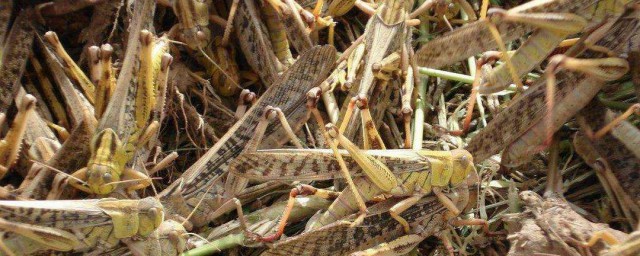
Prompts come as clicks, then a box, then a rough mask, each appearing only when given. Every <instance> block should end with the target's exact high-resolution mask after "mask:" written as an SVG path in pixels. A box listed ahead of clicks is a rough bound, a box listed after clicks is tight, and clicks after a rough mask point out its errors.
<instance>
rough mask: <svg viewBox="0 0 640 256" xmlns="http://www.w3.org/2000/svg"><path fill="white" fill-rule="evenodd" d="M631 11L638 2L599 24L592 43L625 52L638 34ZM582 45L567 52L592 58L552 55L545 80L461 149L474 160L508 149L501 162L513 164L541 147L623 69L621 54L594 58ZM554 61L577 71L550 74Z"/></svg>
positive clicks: (617, 52) (516, 101) (528, 156)
mask: <svg viewBox="0 0 640 256" xmlns="http://www.w3.org/2000/svg"><path fill="white" fill-rule="evenodd" d="M636 12H637V5H630V6H629V8H628V9H627V10H626V11H625V12H624V13H623V15H622V16H621V17H620V18H619V19H617V20H613V21H612V22H615V23H613V24H611V25H609V26H605V27H604V28H603V31H602V33H603V34H604V35H602V33H600V32H596V33H595V34H600V36H599V37H602V38H601V39H599V40H597V43H595V45H596V47H603V48H607V49H611V50H610V51H611V52H613V53H615V54H616V55H623V54H625V52H627V51H628V49H629V47H632V46H630V45H629V44H628V42H633V38H635V37H637V33H638V28H639V27H638V25H637V18H636V16H634V15H635V13H636ZM591 40H596V39H591ZM622 42H624V43H622ZM589 44H593V43H589ZM583 50H584V47H583V46H581V44H577V45H575V46H574V47H573V48H572V49H571V50H570V51H569V52H567V54H566V56H581V57H582V58H596V59H594V60H585V61H583V62H584V63H582V64H583V65H579V64H581V63H577V64H574V65H571V64H573V63H576V61H573V60H575V59H572V58H567V57H557V58H556V57H554V58H555V60H554V61H553V62H552V65H550V66H551V67H550V68H549V69H548V70H547V71H546V72H545V74H546V79H541V80H540V81H538V82H537V83H536V84H534V85H533V86H531V87H530V88H529V90H527V91H525V92H524V94H523V95H522V97H519V98H518V99H515V100H514V101H513V102H512V103H511V105H510V106H509V107H508V108H507V109H505V110H503V111H502V112H501V113H500V114H498V115H497V116H496V117H494V119H493V120H492V121H491V122H490V123H489V125H488V126H487V127H486V128H485V129H482V131H480V133H478V134H477V135H476V136H475V137H473V138H472V139H471V141H470V142H469V145H468V146H467V147H466V149H467V150H469V151H470V152H471V153H472V154H474V156H475V157H476V161H482V160H484V159H486V158H488V157H489V156H491V155H493V154H495V153H497V152H498V151H499V150H500V149H501V148H504V147H507V148H506V150H505V151H504V152H503V157H502V164H503V165H505V166H517V165H520V164H522V163H524V162H526V161H528V160H529V159H531V157H532V156H533V154H534V153H536V152H539V151H540V150H542V149H543V148H544V147H541V146H540V145H544V144H546V142H547V139H548V138H550V135H551V134H552V133H553V132H555V131H556V130H557V129H559V128H560V127H561V126H562V124H564V123H565V122H566V121H567V120H568V119H569V118H571V117H572V116H573V115H574V114H575V113H577V111H579V110H580V109H581V108H582V107H584V106H585V105H586V104H587V103H588V102H589V101H590V100H591V99H592V98H593V96H595V94H596V93H597V92H598V91H599V90H600V88H602V86H603V85H604V84H605V82H606V81H610V80H614V79H617V78H619V77H620V76H622V75H623V74H625V73H626V72H627V70H628V64H627V63H626V61H625V60H623V59H620V58H613V57H609V58H603V59H597V58H599V57H601V56H602V55H601V54H597V53H590V52H586V53H583V54H582V55H579V54H580V53H581V52H582V51H583ZM559 62H564V63H565V64H566V65H565V66H576V68H572V69H574V70H576V69H577V70H580V71H573V72H571V71H569V70H567V71H561V72H558V73H557V74H554V73H555V72H556V71H557V70H558V69H559V68H558V65H557V64H559ZM553 63H555V64H553ZM556 77H557V79H556ZM555 81H557V83H558V85H557V87H558V90H557V92H553V90H549V89H547V88H555V87H556V82H555ZM545 103H546V104H545ZM514 118H515V120H514ZM545 120H546V122H545ZM545 132H546V134H545ZM541 134H544V135H545V136H540V135H541Z"/></svg>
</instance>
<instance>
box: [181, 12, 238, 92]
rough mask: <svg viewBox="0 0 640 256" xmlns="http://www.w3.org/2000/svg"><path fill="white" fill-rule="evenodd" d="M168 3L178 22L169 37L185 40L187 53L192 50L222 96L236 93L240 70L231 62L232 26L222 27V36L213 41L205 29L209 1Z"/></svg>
mask: <svg viewBox="0 0 640 256" xmlns="http://www.w3.org/2000/svg"><path fill="white" fill-rule="evenodd" d="M170 4H171V7H172V9H173V11H174V13H175V14H176V16H177V17H178V20H179V23H178V24H177V25H176V26H175V27H174V28H172V29H171V31H170V32H169V34H174V35H172V36H171V37H176V38H178V39H180V40H181V41H184V42H185V43H186V45H187V46H188V48H189V49H190V50H192V51H195V52H194V55H195V57H196V59H197V60H198V62H199V63H200V64H202V65H203V66H205V68H206V71H207V74H209V75H211V80H212V81H213V85H214V86H215V87H216V88H217V89H218V90H217V91H218V92H219V93H220V94H221V95H223V96H232V95H235V94H237V93H238V91H239V88H240V86H239V84H238V81H240V71H239V68H238V64H237V63H236V62H235V60H234V58H235V49H234V48H233V47H232V46H231V45H229V44H228V41H229V33H230V30H231V27H232V26H231V24H230V23H229V22H227V23H226V24H225V31H224V35H223V36H222V37H218V36H217V37H215V38H212V36H211V31H210V30H209V28H208V26H209V16H210V15H209V6H210V5H211V1H210V0H208V1H197V0H173V1H171V3H170ZM231 18H233V17H231Z"/></svg>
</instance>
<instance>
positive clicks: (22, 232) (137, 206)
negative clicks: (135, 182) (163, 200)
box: [0, 197, 164, 255]
mask: <svg viewBox="0 0 640 256" xmlns="http://www.w3.org/2000/svg"><path fill="white" fill-rule="evenodd" d="M0 216H1V217H0V229H1V230H2V232H3V233H4V236H7V235H8V237H4V238H3V242H2V245H1V246H0V250H1V251H2V252H3V253H5V254H7V255H15V254H16V253H20V254H32V253H36V252H38V251H43V250H55V251H76V252H82V251H87V250H96V249H97V248H96V247H104V248H103V249H108V248H111V247H114V246H115V245H117V244H118V243H119V241H120V239H126V238H130V237H147V236H149V235H150V234H152V233H153V232H154V230H155V229H156V228H157V227H159V226H160V225H161V223H162V222H163V220H164V213H163V207H162V205H161V204H160V202H159V201H158V200H157V199H155V198H153V197H148V198H144V199H139V200H117V199H114V198H103V199H94V200H58V201H56V200H47V201H0Z"/></svg>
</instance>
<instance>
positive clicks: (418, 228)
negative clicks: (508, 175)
mask: <svg viewBox="0 0 640 256" xmlns="http://www.w3.org/2000/svg"><path fill="white" fill-rule="evenodd" d="M461 188H462V189H460V188H459V189H454V190H453V191H451V192H450V193H448V196H450V197H452V198H455V200H456V205H457V206H458V207H459V208H460V209H463V208H465V207H466V206H467V203H468V202H469V194H468V191H469V190H468V188H466V187H464V186H463V187H461ZM397 202H398V201H397V200H394V199H387V200H385V201H383V202H381V203H378V204H376V205H374V206H372V207H370V208H369V213H368V214H367V216H366V217H365V218H364V219H363V221H362V223H361V224H360V225H357V226H352V223H351V221H353V220H354V219H356V218H357V217H358V216H357V215H351V216H347V217H345V218H344V219H342V220H339V221H337V222H335V223H332V224H329V225H326V226H323V227H320V228H318V229H315V230H309V231H307V232H305V233H302V234H300V235H298V236H294V237H291V238H287V239H285V240H282V241H279V242H277V243H274V244H273V245H272V246H271V248H270V249H269V250H267V251H265V252H264V253H263V254H262V255H292V254H293V255H347V254H351V255H404V254H406V253H408V252H410V251H411V250H412V249H413V248H415V246H416V245H418V244H419V243H420V242H421V241H422V240H424V239H425V238H427V237H429V236H432V235H436V236H439V237H440V238H441V239H442V240H443V242H444V244H445V245H450V242H449V241H448V240H447V239H446V237H445V236H441V232H443V231H445V229H446V227H447V226H448V225H451V224H453V225H454V226H458V225H460V223H456V221H449V220H452V219H451V218H455V217H456V216H449V215H448V214H449V212H448V211H447V209H446V208H445V207H444V206H443V205H442V204H441V203H440V202H439V201H438V199H437V198H436V197H434V196H428V197H425V198H422V199H421V200H420V201H418V202H417V203H416V204H415V205H413V206H411V207H410V208H408V209H407V210H406V211H404V212H403V213H401V216H402V217H403V218H405V219H407V220H408V221H409V222H410V223H411V227H412V231H411V233H410V234H405V232H404V229H403V226H402V225H400V223H398V222H397V221H395V219H394V217H393V215H392V213H391V211H390V208H391V207H393V205H394V204H396V203H397ZM473 221H475V220H473ZM473 221H472V220H467V223H471V222H473ZM380 241H388V242H383V243H380ZM447 249H448V250H449V251H450V254H451V253H453V251H452V248H447Z"/></svg>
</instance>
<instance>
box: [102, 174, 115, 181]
mask: <svg viewBox="0 0 640 256" xmlns="http://www.w3.org/2000/svg"><path fill="white" fill-rule="evenodd" d="M102 179H103V180H104V181H105V182H106V183H109V182H111V181H112V179H113V178H112V176H111V173H105V174H103V175H102Z"/></svg>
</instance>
